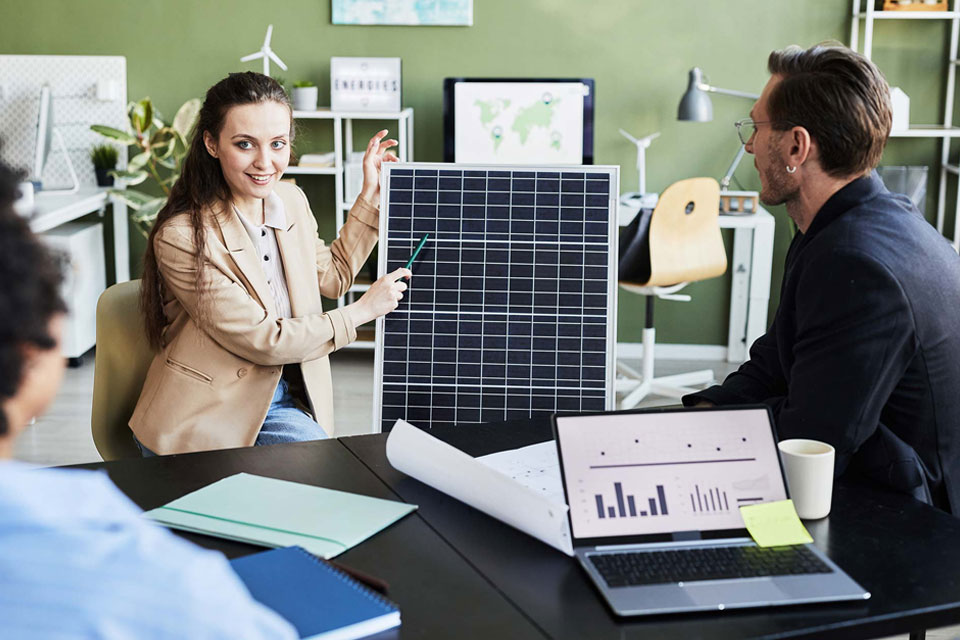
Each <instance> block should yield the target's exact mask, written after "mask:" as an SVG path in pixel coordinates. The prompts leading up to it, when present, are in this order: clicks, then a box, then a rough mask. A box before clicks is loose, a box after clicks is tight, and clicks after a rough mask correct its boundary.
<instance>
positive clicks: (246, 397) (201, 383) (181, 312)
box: [130, 183, 379, 454]
mask: <svg viewBox="0 0 960 640" xmlns="http://www.w3.org/2000/svg"><path fill="white" fill-rule="evenodd" d="M275 193H276V194H277V195H278V196H280V199H281V201H282V202H283V206H284V208H285V209H286V215H287V225H288V227H287V229H285V230H280V229H278V230H277V231H276V236H277V244H278V245H279V247H280V254H281V256H282V258H283V267H284V271H285V274H286V279H287V289H288V291H289V293H290V305H291V309H292V311H293V316H294V317H292V318H278V317H277V316H276V314H275V312H274V304H273V298H272V296H271V294H270V288H269V286H268V285H267V280H266V276H265V275H264V272H263V269H262V267H261V266H260V263H259V259H260V256H259V254H258V253H257V251H256V250H255V248H254V246H253V244H252V243H251V241H250V237H249V236H248V235H247V233H246V231H245V230H244V228H243V225H242V223H241V222H240V219H239V218H238V217H237V214H236V212H234V211H233V208H232V207H226V208H224V207H219V206H218V207H215V208H212V209H210V210H208V211H205V212H204V215H205V219H206V220H208V221H209V222H208V224H207V226H206V233H207V235H206V246H205V247H204V249H203V250H204V255H205V257H206V264H205V266H204V268H203V270H202V273H201V274H199V278H198V274H197V272H196V268H195V266H194V265H195V260H194V257H195V251H196V249H195V247H194V243H193V231H192V227H191V226H190V221H189V218H188V217H187V216H186V215H182V216H177V217H174V218H172V219H171V220H170V221H168V222H167V223H166V224H165V225H164V226H163V228H162V229H161V230H160V231H159V232H158V233H157V235H156V236H155V238H154V251H155V254H156V258H157V264H158V265H159V268H160V273H161V275H162V276H163V303H164V314H165V315H166V318H167V323H168V324H167V326H166V328H165V329H164V335H163V349H162V350H161V351H160V352H159V353H157V354H156V355H155V356H154V359H153V362H152V363H151V365H150V369H149V370H148V372H147V377H146V380H145V382H144V384H143V390H142V391H141V393H140V399H139V401H138V402H137V406H136V409H135V410H134V412H133V417H132V418H131V419H130V428H131V429H132V430H133V432H134V433H135V434H136V436H137V438H138V439H139V440H140V442H142V443H143V444H144V445H145V446H146V447H147V448H149V449H150V450H151V451H154V452H155V453H158V454H170V453H184V452H189V451H204V450H208V449H224V448H231V447H247V446H251V445H252V444H253V443H254V441H255V440H256V438H257V433H258V432H259V431H260V426H261V425H262V424H263V420H264V418H265V417H266V414H267V410H268V409H269V407H270V401H271V399H272V398H273V393H274V391H275V390H276V387H277V383H278V382H279V380H280V374H281V371H282V367H283V365H291V364H299V366H300V368H301V370H302V372H303V380H304V383H305V386H306V391H307V395H308V397H309V401H310V404H311V408H312V410H313V415H314V417H315V418H316V420H317V422H319V423H320V426H322V427H323V429H324V431H326V432H327V434H328V435H333V433H334V422H333V388H332V384H331V379H330V362H329V360H328V359H327V354H329V353H330V352H331V351H334V350H336V349H339V348H341V347H343V346H344V345H346V344H348V343H350V342H352V341H353V340H355V339H356V337H357V332H356V328H355V327H354V326H353V324H352V323H351V322H350V319H349V317H348V316H347V314H346V313H344V312H343V311H341V310H333V311H329V312H327V313H324V312H323V309H322V308H321V305H320V296H321V294H322V295H324V296H326V297H328V298H336V297H339V296H341V295H343V294H344V293H346V291H347V289H348V288H349V287H350V286H351V285H352V284H353V279H354V276H356V273H357V271H358V270H359V269H360V267H361V266H362V265H363V263H364V261H365V260H366V259H367V257H368V256H369V255H370V251H371V250H372V249H373V246H374V245H375V244H376V242H377V238H378V226H379V212H378V211H377V210H376V209H375V208H374V207H372V206H371V205H369V204H367V203H365V202H362V201H361V200H359V199H358V200H357V203H356V204H355V205H354V206H353V208H352V209H351V210H350V214H349V215H348V217H347V221H346V223H345V224H344V226H343V228H342V229H341V230H340V236H339V237H338V238H337V239H336V240H334V241H333V242H332V243H331V245H330V246H329V247H328V246H327V245H326V244H324V242H323V240H320V239H319V238H318V237H317V222H316V220H315V219H314V217H313V213H312V212H311V211H310V205H309V204H308V203H307V199H306V196H304V194H303V192H302V191H301V190H300V189H299V188H298V187H296V186H294V185H291V184H285V183H278V184H277V186H276V189H275ZM201 278H202V282H203V283H204V285H205V287H206V290H205V295H206V298H205V300H206V302H205V309H206V317H205V318H201V323H200V325H198V323H197V321H196V318H197V304H196V301H197V284H198V282H199V281H200V279H201Z"/></svg>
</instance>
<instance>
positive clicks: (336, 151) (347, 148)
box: [284, 107, 413, 349]
mask: <svg viewBox="0 0 960 640" xmlns="http://www.w3.org/2000/svg"><path fill="white" fill-rule="evenodd" d="M293 117H294V119H295V120H298V119H299V120H331V121H332V123H333V156H334V163H333V166H332V167H297V166H292V167H287V170H286V172H285V173H284V175H285V176H298V175H300V176H333V177H334V185H335V186H334V193H335V196H334V197H335V201H336V206H335V207H334V210H335V213H334V215H335V220H336V228H337V231H338V232H339V230H340V227H342V226H343V222H344V213H345V212H347V211H350V207H352V206H353V203H352V202H344V192H345V187H346V185H345V176H344V166H345V165H346V163H347V158H348V157H349V154H350V153H351V152H352V151H353V150H354V148H353V122H354V120H396V121H397V129H396V130H395V131H391V132H390V133H391V134H396V137H397V156H398V157H399V159H400V162H412V161H413V109H412V108H410V107H408V108H406V109H403V110H402V111H391V112H364V111H331V110H330V109H329V108H321V109H317V110H316V111H294V112H293ZM369 288H370V285H369V284H365V283H358V284H354V285H353V286H352V287H350V289H349V290H348V291H347V295H346V296H344V297H342V298H338V299H337V306H338V307H342V306H344V305H345V304H347V302H348V300H349V301H352V300H353V298H354V296H356V295H357V294H362V293H363V292H365V291H366V290H367V289H369ZM349 347H350V348H354V349H373V347H374V343H373V340H362V339H359V340H356V341H355V342H352V343H351V344H350V345H349Z"/></svg>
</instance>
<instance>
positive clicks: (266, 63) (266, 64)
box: [240, 24, 287, 76]
mask: <svg viewBox="0 0 960 640" xmlns="http://www.w3.org/2000/svg"><path fill="white" fill-rule="evenodd" d="M272 35H273V25H272V24H271V25H269V26H268V27H267V37H266V38H264V39H263V46H262V47H260V51H257V52H256V53H251V54H250V55H248V56H243V57H242V58H240V62H249V61H250V60H256V59H257V58H263V75H265V76H269V75H270V60H273V61H274V62H276V63H277V65H279V66H280V68H281V69H283V70H284V71H286V70H287V65H285V64H283V60H281V59H280V58H279V57H278V56H277V54H275V53H274V52H273V49H271V48H270V36H272Z"/></svg>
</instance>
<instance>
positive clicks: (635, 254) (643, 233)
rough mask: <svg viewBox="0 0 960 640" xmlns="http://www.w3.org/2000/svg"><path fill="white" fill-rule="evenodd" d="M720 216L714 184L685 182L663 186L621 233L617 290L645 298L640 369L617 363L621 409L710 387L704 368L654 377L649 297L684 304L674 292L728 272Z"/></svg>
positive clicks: (710, 379)
mask: <svg viewBox="0 0 960 640" xmlns="http://www.w3.org/2000/svg"><path fill="white" fill-rule="evenodd" d="M719 213H720V186H719V185H718V184H717V181H716V180H714V179H713V178H690V179H688V180H681V181H680V182H676V183H674V184H672V185H670V186H669V187H667V189H666V190H665V191H664V192H663V193H662V194H661V196H660V201H659V202H658V203H657V206H656V208H655V209H653V210H652V211H651V210H649V209H648V210H641V211H640V212H639V213H638V214H637V217H636V218H635V219H634V220H633V222H631V223H630V225H628V226H627V227H624V228H623V229H621V233H620V265H619V266H620V288H621V289H623V290H624V291H629V292H631V293H636V294H639V295H642V296H646V320H645V323H644V329H643V364H642V370H641V371H640V372H638V371H636V370H635V369H633V368H632V367H630V366H628V365H626V364H624V363H623V362H622V361H621V362H618V363H617V373H618V374H619V375H618V379H617V391H618V392H623V393H624V394H625V395H624V397H623V398H622V400H621V401H620V405H619V406H620V408H621V409H629V408H631V407H635V406H636V405H637V404H638V403H639V402H640V401H641V400H643V399H644V398H645V397H646V396H647V395H649V394H651V393H653V394H657V395H663V396H668V397H672V398H679V397H681V396H683V395H684V394H687V393H692V392H693V391H694V389H692V388H690V385H700V384H709V383H711V382H713V371H711V370H709V369H705V370H702V371H693V372H690V373H681V374H678V375H672V376H664V377H660V378H657V377H654V375H653V361H654V343H655V342H656V332H655V329H654V325H653V302H654V298H662V299H664V300H679V301H684V302H687V301H689V300H690V296H689V295H686V294H680V293H677V292H678V291H680V290H681V289H683V288H684V287H685V286H686V285H687V284H688V283H690V282H694V281H696V280H706V279H707V278H713V277H716V276H719V275H722V274H723V273H724V272H725V271H726V270H727V254H726V251H725V250H724V248H723V238H722V236H721V235H720V226H719V221H718V216H719Z"/></svg>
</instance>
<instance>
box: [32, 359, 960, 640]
mask: <svg viewBox="0 0 960 640" xmlns="http://www.w3.org/2000/svg"><path fill="white" fill-rule="evenodd" d="M93 359H94V358H93V354H92V353H90V354H87V356H86V357H85V362H84V364H83V366H81V367H79V368H76V369H68V370H67V372H66V375H65V376H64V382H63V386H62V387H61V389H60V393H59V395H58V396H57V399H56V400H55V401H54V403H53V406H52V407H51V408H50V410H49V411H48V412H47V414H46V415H45V416H43V417H42V418H40V419H39V420H37V422H36V424H33V425H31V426H30V427H28V428H27V429H26V431H25V432H24V433H23V434H22V435H21V437H20V439H19V440H18V441H17V444H16V447H15V450H14V457H16V458H17V459H19V460H24V461H28V462H33V463H36V464H40V465H64V464H79V463H84V462H99V461H100V460H101V458H100V454H99V453H97V449H96V447H94V445H93V438H92V437H91V435H90V404H91V397H92V394H93ZM331 364H332V367H333V380H334V390H333V393H334V397H333V401H334V412H335V415H336V420H337V432H338V435H354V434H360V433H370V431H371V428H372V425H373V413H372V411H373V353H372V352H369V351H341V352H339V353H336V354H334V355H333V356H332V357H331ZM628 364H631V365H632V366H635V367H636V368H639V363H638V362H636V363H628ZM705 368H706V369H713V370H714V373H715V376H716V378H717V379H718V380H722V379H723V377H724V376H726V375H727V374H728V373H730V372H731V371H733V370H735V369H736V367H735V366H734V365H729V364H727V363H724V362H705V361H682V360H664V361H660V362H658V363H657V366H656V375H658V376H660V375H671V374H674V373H682V372H685V371H694V370H697V369H705ZM676 402H677V401H676V400H673V399H670V398H656V397H651V398H648V399H647V400H645V401H644V402H643V403H641V406H658V405H663V404H676ZM958 637H960V626H956V627H947V628H943V629H936V630H931V631H929V632H928V633H927V638H928V640H949V639H956V638H958ZM906 639H907V636H906V635H902V636H891V637H890V638H887V639H885V640H906Z"/></svg>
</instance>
